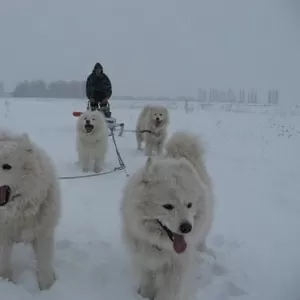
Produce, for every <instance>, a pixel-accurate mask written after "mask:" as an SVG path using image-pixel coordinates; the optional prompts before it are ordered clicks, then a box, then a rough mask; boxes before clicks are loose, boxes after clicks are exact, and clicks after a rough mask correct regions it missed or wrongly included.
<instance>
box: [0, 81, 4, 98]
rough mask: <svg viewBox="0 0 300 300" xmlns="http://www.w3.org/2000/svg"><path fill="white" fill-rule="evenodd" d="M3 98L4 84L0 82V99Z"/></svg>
mask: <svg viewBox="0 0 300 300" xmlns="http://www.w3.org/2000/svg"><path fill="white" fill-rule="evenodd" d="M4 96H5V90H4V82H3V81H0V97H4Z"/></svg>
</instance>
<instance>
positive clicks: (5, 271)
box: [0, 240, 12, 281]
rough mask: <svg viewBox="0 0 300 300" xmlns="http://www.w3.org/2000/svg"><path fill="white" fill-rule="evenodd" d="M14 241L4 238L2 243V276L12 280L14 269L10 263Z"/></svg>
mask: <svg viewBox="0 0 300 300" xmlns="http://www.w3.org/2000/svg"><path fill="white" fill-rule="evenodd" d="M11 253H12V243H11V242H9V241H7V240H4V241H2V243H1V244H0V277H2V278H3V279H8V280H10V281H12V270H11V265H10V260H11Z"/></svg>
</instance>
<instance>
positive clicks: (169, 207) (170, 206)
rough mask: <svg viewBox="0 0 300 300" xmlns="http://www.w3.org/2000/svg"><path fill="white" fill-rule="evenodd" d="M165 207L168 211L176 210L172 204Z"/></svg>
mask: <svg viewBox="0 0 300 300" xmlns="http://www.w3.org/2000/svg"><path fill="white" fill-rule="evenodd" d="M163 207H164V208H165V209H167V210H172V209H173V208H174V206H173V205H172V204H165V205H163Z"/></svg>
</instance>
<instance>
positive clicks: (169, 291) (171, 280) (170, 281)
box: [154, 266, 184, 300]
mask: <svg viewBox="0 0 300 300" xmlns="http://www.w3.org/2000/svg"><path fill="white" fill-rule="evenodd" d="M163 278H164V280H163V282H160V285H159V286H160V287H159V289H158V290H157V293H156V296H155V298H154V300H167V299H172V300H184V299H183V298H182V295H181V293H182V289H181V286H182V281H183V270H182V269H181V268H179V267H178V268H176V267H175V266H173V268H172V270H169V271H167V272H166V273H165V274H164V277H163Z"/></svg>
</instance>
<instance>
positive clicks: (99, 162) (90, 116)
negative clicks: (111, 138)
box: [76, 110, 108, 173]
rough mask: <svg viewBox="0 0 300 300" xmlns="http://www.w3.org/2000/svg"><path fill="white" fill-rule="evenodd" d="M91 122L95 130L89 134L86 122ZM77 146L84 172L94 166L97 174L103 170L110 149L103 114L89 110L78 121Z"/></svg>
mask: <svg viewBox="0 0 300 300" xmlns="http://www.w3.org/2000/svg"><path fill="white" fill-rule="evenodd" d="M87 120H89V121H90V123H91V124H92V125H93V126H94V129H93V130H92V131H91V132H90V133H87V132H86V130H85V127H84V126H85V122H86V121H87ZM76 133H77V134H76V146H77V155H78V160H79V164H80V166H81V168H82V171H83V172H88V171H89V170H90V168H91V166H92V164H93V165H94V167H93V171H94V172H95V173H99V172H101V171H102V169H103V165H104V162H105V158H106V154H107V148H108V127H107V124H106V121H105V118H104V115H103V113H102V112H99V111H90V110H87V111H86V112H84V113H83V114H82V115H81V116H80V117H79V118H78V120H77V124H76Z"/></svg>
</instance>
